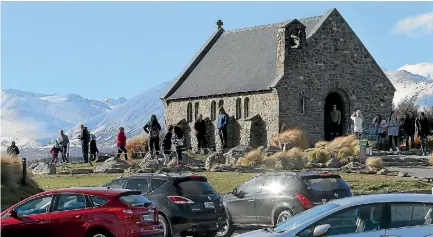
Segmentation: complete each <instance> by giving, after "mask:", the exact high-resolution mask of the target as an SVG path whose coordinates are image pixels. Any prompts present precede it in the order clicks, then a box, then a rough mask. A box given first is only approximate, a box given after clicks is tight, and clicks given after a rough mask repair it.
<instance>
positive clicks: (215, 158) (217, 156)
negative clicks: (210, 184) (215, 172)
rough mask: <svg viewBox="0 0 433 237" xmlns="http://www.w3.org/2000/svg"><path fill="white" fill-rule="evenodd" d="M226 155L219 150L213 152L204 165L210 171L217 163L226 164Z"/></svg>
mask: <svg viewBox="0 0 433 237" xmlns="http://www.w3.org/2000/svg"><path fill="white" fill-rule="evenodd" d="M224 163H225V162H224V155H223V154H221V153H219V152H211V153H210V154H209V155H208V156H207V158H206V162H205V164H204V167H205V169H206V170H207V171H210V170H211V169H212V167H213V166H214V165H217V164H224Z"/></svg>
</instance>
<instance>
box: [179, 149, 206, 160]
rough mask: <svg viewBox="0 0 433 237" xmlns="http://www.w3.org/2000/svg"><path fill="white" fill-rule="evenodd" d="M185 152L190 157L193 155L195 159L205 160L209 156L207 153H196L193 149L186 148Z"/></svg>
mask: <svg viewBox="0 0 433 237" xmlns="http://www.w3.org/2000/svg"><path fill="white" fill-rule="evenodd" d="M183 153H185V154H187V155H188V156H189V157H191V158H193V159H195V160H203V161H205V160H206V158H207V155H202V154H195V153H194V152H192V151H191V150H186V151H184V152H183Z"/></svg>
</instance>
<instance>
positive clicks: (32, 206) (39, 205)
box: [1, 187, 164, 237]
mask: <svg viewBox="0 0 433 237" xmlns="http://www.w3.org/2000/svg"><path fill="white" fill-rule="evenodd" d="M163 233H164V230H163V228H162V226H161V224H159V220H158V209H157V208H156V206H155V205H154V204H152V203H151V202H150V201H149V200H148V199H147V198H145V197H143V196H142V195H141V193H140V192H139V191H132V190H125V189H107V188H100V187H97V188H68V189H58V190H52V191H47V192H42V193H39V194H36V195H34V196H32V197H29V198H27V199H25V200H23V201H21V202H19V203H18V204H16V205H14V206H12V207H10V208H8V209H6V210H5V211H3V212H2V213H1V235H2V236H5V237H9V236H10V237H12V236H49V237H138V236H162V235H163Z"/></svg>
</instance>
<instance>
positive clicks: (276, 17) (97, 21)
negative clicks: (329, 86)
mask: <svg viewBox="0 0 433 237" xmlns="http://www.w3.org/2000/svg"><path fill="white" fill-rule="evenodd" d="M1 5H2V9H1V23H2V25H1V34H2V41H1V59H2V60H1V76H2V82H1V86H2V88H3V89H9V88H14V89H21V90H26V91H32V92H39V93H50V94H51V93H57V94H66V93H77V94H80V95H82V96H84V97H87V98H91V99H103V98H105V97H120V96H124V97H126V98H131V97H133V96H135V95H137V94H138V93H140V92H142V91H144V90H146V89H147V88H149V87H152V86H155V85H158V84H160V83H161V82H162V81H167V80H171V79H173V78H175V77H176V76H177V75H178V74H179V73H180V72H181V71H182V70H183V69H184V67H185V66H186V64H187V63H188V62H189V61H190V59H191V57H192V56H193V55H195V54H196V52H197V50H198V49H199V48H200V47H201V46H202V45H203V43H204V42H205V41H206V40H207V39H208V37H209V36H210V35H211V34H212V32H213V31H214V30H215V29H216V25H215V22H216V20H217V19H222V20H223V21H224V28H225V29H236V28H242V27H248V26H254V25H262V24H269V23H274V22H280V21H284V20H288V19H292V18H302V17H307V16H316V15H322V14H324V13H325V12H326V11H327V10H328V9H329V8H333V7H335V8H337V9H338V10H339V11H340V13H341V14H342V15H343V16H344V17H345V19H346V20H347V21H348V23H349V24H350V25H351V27H352V29H353V30H354V31H355V32H356V33H357V34H358V36H359V37H360V38H361V40H362V41H363V42H364V44H365V45H366V47H367V48H368V49H369V51H370V53H371V54H372V55H373V56H374V57H375V59H376V60H377V62H378V63H379V64H380V66H382V67H385V68H387V69H397V68H399V67H400V66H402V65H404V64H415V63H420V62H433V43H432V42H433V20H432V19H433V18H431V17H432V16H433V15H432V14H433V2H2V3H1ZM420 14H424V15H423V16H420ZM417 16H418V18H416V17H417ZM420 19H421V20H420ZM421 21H422V22H421ZM423 24H424V25H423ZM423 27H424V28H423Z"/></svg>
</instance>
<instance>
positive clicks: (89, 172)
mask: <svg viewBox="0 0 433 237" xmlns="http://www.w3.org/2000/svg"><path fill="white" fill-rule="evenodd" d="M91 173H93V170H91V169H74V170H71V172H70V174H91Z"/></svg>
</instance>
